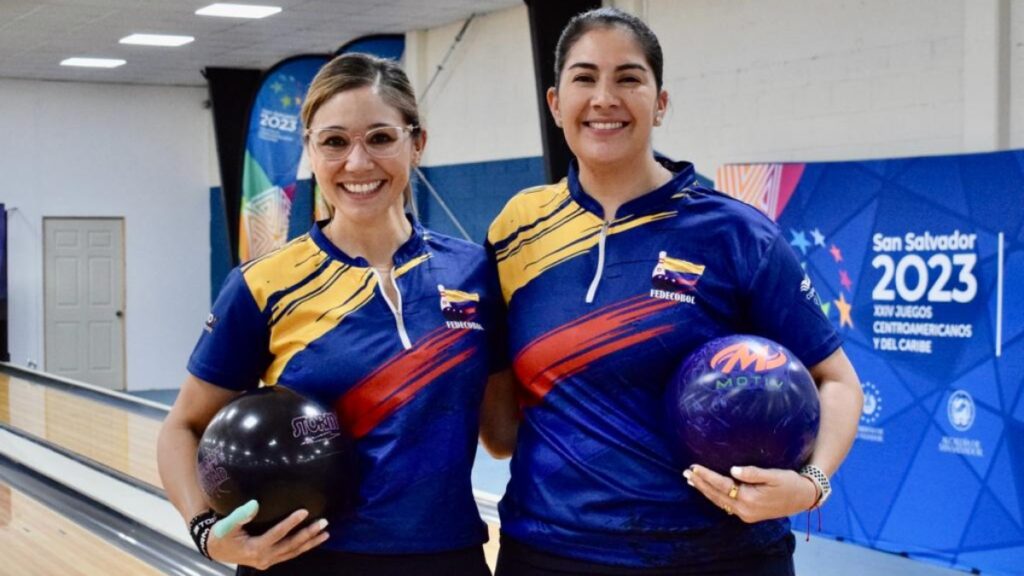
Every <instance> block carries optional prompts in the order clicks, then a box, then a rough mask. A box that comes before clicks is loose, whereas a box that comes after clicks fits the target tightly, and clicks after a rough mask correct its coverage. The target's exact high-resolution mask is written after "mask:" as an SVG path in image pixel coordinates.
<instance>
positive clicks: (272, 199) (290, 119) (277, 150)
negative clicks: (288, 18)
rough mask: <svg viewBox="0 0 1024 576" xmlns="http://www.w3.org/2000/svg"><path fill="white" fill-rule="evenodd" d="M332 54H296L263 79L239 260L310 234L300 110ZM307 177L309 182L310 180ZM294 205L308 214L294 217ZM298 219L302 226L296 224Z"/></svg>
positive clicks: (245, 173)
mask: <svg viewBox="0 0 1024 576" xmlns="http://www.w3.org/2000/svg"><path fill="white" fill-rule="evenodd" d="M327 61H328V57H327V56H320V55H314V56H296V57H294V58H289V59H287V60H284V61H282V62H281V63H279V64H277V65H276V66H274V67H273V68H271V69H270V70H269V71H268V72H267V73H266V74H265V75H264V78H263V83H262V84H261V86H260V89H259V92H257V94H256V98H255V100H254V102H253V106H252V111H251V112H250V113H249V131H248V136H247V138H246V143H245V163H244V165H243V169H242V210H241V222H240V223H239V231H238V235H239V238H238V252H239V255H238V256H239V260H240V261H242V262H245V261H247V260H250V259H252V258H256V257H257V256H261V255H263V254H266V253H267V252H269V251H271V250H273V249H275V248H278V247H279V246H282V245H284V243H285V242H286V241H287V240H288V239H289V238H290V237H292V236H289V232H290V231H291V232H292V233H293V234H294V230H295V229H301V232H306V231H307V230H308V229H309V226H310V224H311V223H312V214H311V213H310V212H309V209H310V201H309V200H305V201H299V202H296V194H297V193H300V192H304V193H305V194H309V185H308V183H307V184H306V185H305V186H299V180H300V174H299V169H300V161H301V159H302V149H303V146H302V131H303V130H304V127H303V126H302V121H301V119H300V118H299V111H300V110H301V109H302V102H303V100H304V99H305V97H306V91H307V90H308V89H309V83H310V82H311V81H312V80H313V76H315V75H316V73H317V71H318V70H320V67H321V66H323V65H324V64H325V63H326V62H327ZM308 179H309V177H308V176H306V177H305V180H307V181H308ZM293 205H297V206H301V207H302V208H303V210H306V212H305V213H301V214H299V213H294V211H293ZM293 219H295V220H297V221H298V222H297V225H296V226H292V225H291V224H290V223H291V221H292V220H293Z"/></svg>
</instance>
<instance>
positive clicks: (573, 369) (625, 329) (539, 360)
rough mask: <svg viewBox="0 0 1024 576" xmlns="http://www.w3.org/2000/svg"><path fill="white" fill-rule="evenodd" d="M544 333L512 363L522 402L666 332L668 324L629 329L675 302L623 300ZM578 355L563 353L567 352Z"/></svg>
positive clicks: (540, 396) (539, 396) (536, 400)
mask: <svg viewBox="0 0 1024 576" xmlns="http://www.w3.org/2000/svg"><path fill="white" fill-rule="evenodd" d="M622 304H623V303H621V302H620V303H617V304H615V305H613V306H615V307H614V308H611V307H606V308H605V309H603V310H601V311H599V312H598V313H596V314H594V315H591V316H590V317H589V318H588V319H587V320H586V321H584V322H578V321H577V322H573V323H571V324H569V325H567V326H563V327H560V328H558V329H556V330H553V331H551V332H548V333H547V334H545V335H543V336H541V337H540V338H538V339H537V340H535V341H534V342H533V343H532V344H530V345H528V346H527V347H526V348H524V349H523V351H522V352H520V353H519V355H518V356H517V357H516V359H515V361H514V363H513V365H514V368H515V372H516V375H517V376H518V378H519V381H520V382H521V383H522V386H523V393H524V398H523V399H522V400H523V402H524V404H526V405H529V406H533V405H536V404H537V403H539V402H540V401H541V399H543V398H544V396H545V395H546V394H547V393H548V392H550V391H551V389H552V388H554V386H555V384H557V383H558V382H559V381H560V380H562V379H565V378H567V377H569V376H572V375H573V374H576V373H578V372H580V371H581V370H583V369H585V368H586V367H587V366H589V365H590V364H591V363H593V362H594V361H596V360H599V359H601V358H604V357H606V356H608V355H610V354H613V353H615V352H618V351H620V350H624V349H626V348H628V347H630V346H633V345H635V344H639V343H641V342H644V341H647V340H650V339H652V338H656V337H657V336H660V335H661V334H665V333H666V332H670V331H671V330H672V329H673V327H672V326H656V327H654V328H649V329H647V330H643V331H640V332H631V331H632V328H631V326H630V325H631V324H632V323H633V322H636V321H638V320H641V319H643V318H645V317H649V316H651V315H653V314H655V313H657V312H660V311H661V310H664V309H665V308H668V307H671V306H675V305H676V304H678V303H677V302H675V301H670V300H648V299H646V298H645V299H644V300H642V301H639V302H637V301H636V300H635V299H633V300H627V301H626V304H627V306H625V307H623V305H622ZM572 350H578V351H580V352H579V353H578V354H575V355H571V356H567V354H566V352H567V351H572Z"/></svg>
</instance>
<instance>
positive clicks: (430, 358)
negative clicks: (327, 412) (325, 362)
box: [335, 328, 474, 438]
mask: <svg viewBox="0 0 1024 576" xmlns="http://www.w3.org/2000/svg"><path fill="white" fill-rule="evenodd" d="M468 332H469V331H468V330H449V329H447V328H444V329H441V331H440V334H437V333H435V334H431V335H429V336H428V337H427V338H426V339H424V341H423V343H422V344H419V345H417V346H416V347H415V348H412V349H410V350H406V351H405V352H403V353H401V354H399V355H398V356H395V358H393V359H392V360H391V361H389V362H388V363H387V364H385V365H384V366H381V367H380V368H378V369H377V370H376V371H374V372H373V373H372V374H370V375H369V376H367V377H366V378H364V379H363V380H362V381H360V382H359V383H358V384H356V385H355V386H353V387H352V388H351V389H350V390H349V391H348V392H346V393H345V394H344V395H343V396H342V397H341V398H339V399H338V401H337V402H336V403H335V410H336V411H337V413H338V417H339V419H340V421H341V424H342V426H344V427H345V428H346V429H347V430H348V432H349V434H351V435H352V437H353V438H360V437H362V436H365V435H366V434H367V433H368V432H369V431H371V430H373V428H374V427H376V426H377V424H379V423H380V422H381V421H382V420H384V419H385V418H387V417H388V416H389V415H391V414H392V413H394V412H395V411H396V410H398V409H399V408H400V407H402V406H403V405H405V404H406V403H407V402H409V400H411V399H412V398H413V396H415V395H416V393H417V392H418V391H420V390H421V389H423V387H425V386H426V385H428V384H430V383H431V382H433V381H434V380H435V379H436V378H437V377H438V376H440V375H441V374H444V373H445V372H447V371H448V370H450V369H452V368H453V367H454V366H457V365H458V364H460V363H461V362H463V361H464V360H466V359H467V358H469V357H470V356H472V355H473V352H474V350H472V349H470V350H465V351H463V352H460V353H458V354H454V355H453V352H452V349H453V346H454V345H455V343H456V342H457V341H458V340H459V339H461V338H462V337H463V336H465V335H466V334H467V333H468Z"/></svg>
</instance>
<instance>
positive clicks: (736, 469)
mask: <svg viewBox="0 0 1024 576" xmlns="http://www.w3.org/2000/svg"><path fill="white" fill-rule="evenodd" d="M742 472H743V469H742V468H740V467H739V466H733V467H732V468H729V473H730V474H732V475H733V476H739V475H740V474H741V473H742Z"/></svg>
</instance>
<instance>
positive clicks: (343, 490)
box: [197, 386, 357, 534]
mask: <svg viewBox="0 0 1024 576" xmlns="http://www.w3.org/2000/svg"><path fill="white" fill-rule="evenodd" d="M355 462H356V459H355V449H354V446H353V442H352V440H351V439H350V438H349V437H348V435H347V434H346V433H345V431H344V430H342V429H341V427H340V426H339V425H338V417H337V415H336V414H335V413H334V412H333V411H331V410H327V409H325V408H323V407H322V406H320V405H319V404H317V403H316V402H313V401H311V400H309V399H307V398H304V397H302V396H301V395H299V394H297V393H296V392H294V391H292V390H288V389H287V388H282V387H280V386H272V387H267V388H260V389H258V390H254V391H251V392H246V393H245V394H242V395H240V396H238V397H237V398H235V399H233V400H232V401H231V402H229V403H228V404H227V405H225V406H224V407H223V408H221V410H220V411H219V412H217V414H216V415H215V416H214V417H213V419H212V420H211V421H210V424H209V426H207V427H206V431H205V432H204V433H203V437H202V439H201V440H200V441H199V452H198V466H197V471H198V475H199V485H200V486H202V489H203V492H204V493H205V495H206V501H207V502H208V503H209V505H210V507H211V508H212V509H213V510H214V511H215V512H217V513H218V514H221V515H227V514H229V513H231V511H233V510H234V509H235V508H237V507H239V506H241V505H242V504H245V503H246V502H248V501H249V500H251V499H254V500H256V501H257V502H259V505H260V508H259V513H257V515H256V517H255V518H253V520H252V521H251V522H249V523H248V524H246V525H245V528H246V530H247V531H248V532H249V533H250V534H261V533H263V532H265V531H266V530H267V529H269V528H270V527H272V526H273V525H274V524H276V523H278V522H279V521H281V520H283V519H284V518H285V517H287V516H288V515H289V514H291V513H292V512H294V511H296V510H298V509H300V508H305V509H306V510H308V511H309V516H308V517H307V520H306V522H305V523H309V522H312V521H313V520H315V519H317V518H322V517H325V516H332V517H337V516H338V515H339V514H344V513H346V512H347V511H350V510H351V509H352V507H353V505H354V501H355V492H356V479H357V475H356V466H355Z"/></svg>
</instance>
